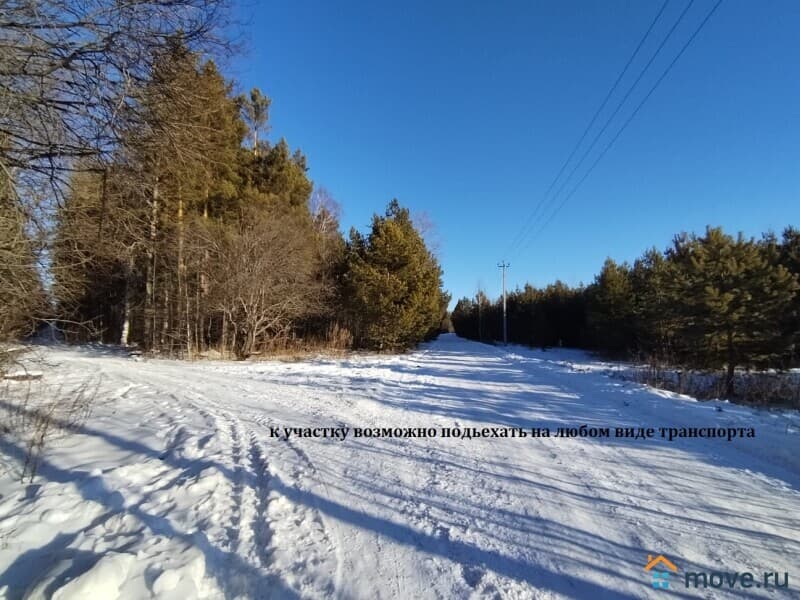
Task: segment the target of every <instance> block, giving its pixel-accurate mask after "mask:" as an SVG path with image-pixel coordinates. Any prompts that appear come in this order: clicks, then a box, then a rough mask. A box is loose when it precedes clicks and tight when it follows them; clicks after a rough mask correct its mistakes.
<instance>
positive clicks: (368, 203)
mask: <svg viewBox="0 0 800 600" xmlns="http://www.w3.org/2000/svg"><path fill="white" fill-rule="evenodd" d="M688 1H689V0H670V2H669V4H668V5H667V8H666V9H665V11H664V13H663V15H662V18H661V19H660V20H659V21H658V23H657V24H656V26H655V28H654V29H653V32H652V35H651V37H650V38H649V39H648V41H647V42H646V43H645V45H644V46H643V48H642V50H641V53H640V55H639V57H638V58H637V60H636V61H635V62H634V63H633V64H632V65H631V68H630V71H629V73H628V74H627V76H626V77H625V78H624V79H623V81H622V82H621V84H620V88H619V90H617V93H616V94H615V95H614V96H613V97H612V99H611V101H610V102H609V106H608V107H607V108H606V110H605V111H604V112H603V113H602V114H601V116H600V118H599V119H598V124H596V125H595V128H594V129H593V130H592V132H591V133H590V135H589V136H588V139H587V141H585V142H584V144H585V146H587V145H588V141H590V140H591V139H592V138H593V136H594V132H595V131H597V130H599V128H600V126H601V125H602V124H603V123H604V122H605V119H606V118H607V116H608V115H610V113H611V112H612V109H613V108H614V107H615V106H616V103H617V102H618V101H619V99H621V97H622V95H623V93H624V92H625V90H627V88H628V87H629V86H630V84H631V83H633V81H634V79H635V78H636V76H637V75H638V73H639V72H640V70H641V68H642V67H643V66H644V64H645V63H646V61H647V59H648V58H649V56H650V55H651V54H652V53H653V52H654V51H655V49H656V47H657V46H658V44H659V43H660V41H661V39H663V37H664V36H665V35H666V32H667V30H668V29H669V28H670V27H671V25H672V23H674V22H675V20H676V19H677V17H678V15H679V14H680V12H681V11H682V10H683V9H684V8H685V7H686V6H687V4H688ZM713 4H714V1H713V0H695V1H694V3H693V4H692V6H691V8H690V9H689V11H688V12H687V13H686V16H685V18H684V20H683V21H682V22H681V24H680V25H679V26H678V28H677V29H676V30H675V33H674V34H673V37H672V38H671V39H670V41H669V42H668V43H667V45H665V46H664V49H663V50H662V52H661V54H660V55H659V57H658V58H657V59H656V60H655V61H654V63H653V65H652V66H651V68H650V70H649V71H648V73H647V74H646V75H645V76H644V77H643V78H642V81H641V83H640V84H639V86H638V87H637V88H636V90H635V91H634V92H633V93H632V94H631V98H630V99H629V101H628V103H627V104H626V105H625V106H624V107H623V108H622V110H621V111H620V114H619V115H618V117H617V119H616V120H615V121H613V122H612V124H611V125H610V126H609V128H608V130H607V132H606V136H605V137H603V138H601V139H600V141H599V142H598V145H597V147H596V148H595V153H596V152H598V151H599V150H600V149H602V148H603V147H604V146H605V144H606V140H608V139H610V137H611V136H613V134H614V133H616V131H617V129H618V128H619V126H621V125H622V123H623V122H624V120H625V119H626V118H627V116H628V115H629V114H630V113H631V111H632V110H633V109H634V108H635V107H636V105H637V104H638V102H639V101H640V99H641V98H642V97H643V96H644V94H645V93H646V92H647V91H648V90H649V89H650V87H651V86H652V84H653V83H654V82H655V80H656V79H657V78H658V76H659V75H660V74H661V73H662V71H663V70H664V68H665V67H666V65H667V64H668V63H669V62H670V61H671V60H672V58H673V57H674V56H675V55H676V54H677V52H678V50H679V49H680V47H681V45H682V44H683V43H684V42H685V41H686V39H687V38H688V37H689V36H690V35H691V33H692V32H693V31H694V29H695V28H696V27H697V25H698V24H699V23H700V21H701V20H702V19H703V17H704V16H705V15H706V14H707V13H708V11H709V10H710V9H711V7H712V6H713ZM661 5H662V0H654V1H652V2H650V1H642V0H635V1H634V0H631V1H623V0H597V1H567V2H562V1H558V0H552V1H547V2H510V1H508V2H491V3H490V2H473V1H461V2H444V1H442V2H416V1H413V2H412V1H405V2H394V3H389V2H357V3H356V2H344V1H337V2H328V1H318V2H317V1H314V2H310V1H304V0H293V1H292V2H280V3H279V2H263V3H262V2H248V3H244V4H241V5H240V6H239V7H238V8H237V10H238V13H239V17H240V18H241V19H243V20H244V21H245V25H244V34H243V41H244V42H245V45H246V51H245V53H244V54H243V55H241V56H239V57H237V58H236V59H235V61H234V63H233V65H232V69H231V72H232V74H233V76H234V77H235V78H236V80H237V81H238V85H239V86H240V87H241V88H242V89H243V90H247V89H249V88H250V87H252V86H258V87H260V88H261V89H262V91H264V92H265V93H266V94H268V95H269V96H270V97H271V98H272V107H271V124H272V133H271V135H270V137H272V138H276V137H279V136H283V137H286V138H287V140H288V141H289V143H290V144H291V145H292V146H293V147H299V148H301V149H302V150H303V152H304V153H305V154H306V155H307V157H308V161H309V165H310V176H311V178H312V179H313V180H314V182H315V184H316V185H319V186H323V187H325V188H327V189H328V190H329V191H330V192H331V193H332V195H333V196H334V197H335V198H336V199H337V200H338V201H339V202H340V203H341V205H342V207H343V210H344V214H343V218H342V226H343V229H344V231H347V230H348V229H349V228H350V227H351V226H355V227H357V228H359V229H361V230H365V229H367V227H368V225H369V222H370V218H371V215H372V214H373V213H374V212H383V210H384V209H385V206H386V204H387V203H388V202H389V201H390V200H391V199H392V198H394V197H396V198H398V199H399V200H400V202H401V204H403V205H405V206H408V207H409V208H410V209H411V210H412V212H424V213H427V215H428V216H429V218H430V220H431V221H433V223H434V224H435V226H436V237H437V238H438V241H439V245H440V250H439V256H440V260H441V263H442V267H443V269H444V283H445V287H446V288H447V289H448V290H449V291H451V292H452V294H453V296H454V298H458V297H461V296H464V295H474V293H475V292H476V290H477V288H478V286H479V285H480V286H482V287H483V289H484V290H486V292H487V293H488V294H489V295H490V296H496V295H497V294H499V291H500V271H499V269H498V268H497V266H496V265H497V262H498V261H499V260H501V259H506V260H507V261H509V262H510V263H511V268H510V269H509V271H508V277H509V286H510V287H511V288H513V287H515V286H517V285H520V286H521V285H522V284H523V283H524V282H526V281H530V282H531V283H533V284H535V285H544V284H547V283H549V282H552V281H554V280H556V279H561V280H562V281H565V282H567V283H569V284H577V283H579V282H586V283H588V282H590V281H591V280H592V279H593V277H594V274H595V273H597V271H598V270H599V268H600V266H601V265H602V263H603V260H604V259H605V258H606V257H607V256H610V257H612V258H614V259H616V260H620V261H621V260H628V261H631V260H633V259H635V258H636V257H637V256H638V255H640V254H641V253H642V251H644V250H645V249H646V248H648V247H651V246H656V247H658V248H662V249H663V248H664V247H666V246H667V245H668V244H669V242H670V240H671V238H672V236H673V234H675V233H678V232H680V231H696V232H702V231H703V229H704V228H705V226H706V225H708V224H711V225H721V226H723V227H724V228H725V229H726V230H729V231H731V232H737V231H743V232H744V233H745V234H746V235H760V233H761V232H763V231H767V230H775V231H778V232H779V231H780V230H782V229H783V228H784V227H785V226H786V225H789V224H793V225H795V226H800V201H799V200H800V76H798V75H799V74H800V72H799V71H798V65H800V43H799V42H798V36H799V35H800V2H796V1H794V0H771V1H770V2H755V1H752V0H748V1H744V0H725V1H724V2H723V3H722V5H721V6H720V7H719V9H718V10H717V12H716V13H715V14H714V15H713V17H712V18H711V20H710V21H709V22H708V24H707V25H706V26H705V28H704V29H703V30H702V31H701V32H700V34H699V35H698V37H697V38H696V39H695V40H694V42H693V43H692V45H691V46H690V47H689V49H688V50H687V51H686V53H685V54H684V55H683V56H682V57H681V59H680V60H679V62H678V63H677V64H676V65H675V67H674V68H673V69H672V71H671V72H670V73H669V75H668V76H667V77H666V79H664V81H663V82H662V83H661V85H660V87H659V88H658V89H657V90H656V91H655V93H654V94H653V95H652V96H651V97H650V99H649V100H648V102H647V104H646V105H645V106H644V107H643V108H642V110H641V111H640V112H639V114H638V115H637V117H636V118H635V119H634V120H633V121H632V122H631V124H630V125H629V127H628V128H627V129H626V130H625V131H624V133H623V134H622V135H621V136H620V138H619V139H618V140H617V142H616V144H615V145H614V146H613V147H612V149H611V150H610V151H609V153H608V154H607V155H606V156H605V157H604V158H603V159H602V161H601V162H600V163H599V164H598V166H597V168H596V169H595V170H594V171H593V172H592V174H591V175H590V176H589V177H588V178H587V179H586V181H585V182H584V183H583V185H582V186H581V187H580V188H579V189H578V191H577V192H576V193H575V194H574V195H573V196H572V197H571V198H570V200H569V201H568V202H567V203H566V204H565V205H564V207H563V209H561V210H560V212H558V213H557V214H556V216H555V217H554V218H553V219H552V221H551V222H550V223H549V225H547V226H546V227H545V228H544V229H543V230H541V233H540V234H539V235H537V236H535V237H533V239H529V240H528V241H526V242H525V243H523V244H520V245H519V246H521V248H520V249H515V251H513V252H510V253H509V252H507V250H508V248H509V245H510V243H511V241H512V240H513V239H514V238H515V237H516V236H517V235H518V233H519V232H520V229H521V227H522V225H523V224H524V223H525V222H526V219H528V217H529V215H530V213H531V211H532V210H533V208H534V207H535V206H536V204H537V203H539V202H540V201H541V200H542V198H543V195H544V193H545V191H546V190H547V188H548V186H549V185H550V183H551V182H552V180H553V178H554V177H555V175H556V173H557V172H558V170H559V168H560V167H561V164H562V163H563V162H564V160H565V159H566V158H567V156H568V155H569V153H570V151H571V150H572V148H573V147H574V145H575V143H576V142H577V140H578V138H579V137H580V135H581V133H582V132H583V130H584V128H585V126H586V125H587V123H588V121H589V119H590V118H591V116H592V115H593V114H594V112H595V110H596V109H597V107H598V106H599V105H600V103H601V101H602V100H603V98H604V97H605V95H606V93H607V92H608V90H609V88H610V87H611V84H612V83H613V82H614V80H615V79H616V77H617V75H618V74H619V72H620V71H621V70H622V68H623V66H624V65H625V63H626V61H627V60H628V58H629V57H630V55H631V53H632V52H633V50H634V48H635V47H636V45H637V43H638V42H639V40H640V38H641V37H642V35H643V34H644V32H645V30H646V29H647V27H648V25H649V24H650V23H651V21H652V20H653V18H654V17H655V15H656V13H657V12H658V10H659V9H660V7H661ZM585 146H584V147H585ZM582 153H583V150H579V151H578V154H577V156H578V157H580V155H581V154H582ZM594 156H595V154H592V155H590V156H589V158H587V161H586V163H585V164H584V166H583V167H582V169H580V170H579V171H578V172H577V173H576V176H575V178H574V179H573V181H577V180H578V179H579V178H580V177H581V176H582V174H583V172H584V170H585V169H586V168H588V166H589V165H590V164H591V163H592V162H593V158H594ZM567 172H569V169H568V170H567ZM558 187H559V186H556V189H558ZM571 188H572V185H571V184H568V185H567V186H566V187H565V188H564V193H566V192H567V191H569V190H570V189H571ZM562 199H563V195H562V196H558V197H557V198H555V199H554V200H553V201H552V204H551V203H550V202H548V204H546V206H552V207H553V208H551V209H550V212H545V215H549V214H550V213H551V212H552V211H553V210H554V207H555V206H556V205H558V204H559V203H560V202H561V200H562ZM536 223H537V224H539V223H541V224H543V221H537V222H536ZM539 227H540V225H536V226H535V227H534V231H538V230H539Z"/></svg>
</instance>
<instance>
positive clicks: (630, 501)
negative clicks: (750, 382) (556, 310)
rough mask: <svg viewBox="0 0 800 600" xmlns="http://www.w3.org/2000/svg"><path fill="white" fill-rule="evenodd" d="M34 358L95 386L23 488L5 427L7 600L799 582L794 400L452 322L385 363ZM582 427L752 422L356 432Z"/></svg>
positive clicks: (48, 354)
mask: <svg viewBox="0 0 800 600" xmlns="http://www.w3.org/2000/svg"><path fill="white" fill-rule="evenodd" d="M39 354H41V355H43V356H44V357H45V358H46V361H45V364H46V366H45V367H44V368H43V369H42V372H43V380H44V381H45V382H46V383H47V385H50V386H54V387H57V388H58V389H70V386H76V385H79V383H80V382H81V381H85V380H86V378H91V379H92V380H93V381H94V382H96V386H97V392H96V401H95V405H94V407H93V409H92V413H91V416H90V418H89V419H88V420H87V421H86V422H85V423H84V424H83V425H81V426H79V427H78V429H77V430H76V431H75V432H74V433H70V434H68V435H66V434H65V435H60V436H58V437H57V438H56V439H54V440H53V441H51V443H50V445H49V446H48V447H47V448H46V451H45V454H44V457H43V459H42V463H41V465H40V468H39V474H38V476H37V478H36V480H35V481H34V483H33V484H31V485H23V484H20V483H19V481H18V473H19V471H20V470H21V465H20V461H21V460H23V455H24V448H23V447H21V445H20V442H19V441H18V440H15V439H14V438H12V437H10V436H6V437H5V438H0V456H2V460H3V463H4V464H5V465H7V468H6V469H5V472H4V473H3V474H2V475H1V476H0V598H14V599H16V598H58V599H66V598H104V599H106V598H187V599H188V598H331V597H334V598H348V599H349V598H483V597H498V598H648V597H655V598H657V597H659V596H662V597H663V594H664V592H662V591H656V590H653V589H652V587H649V579H648V576H647V573H645V572H644V570H643V567H644V564H645V563H646V562H647V555H648V554H665V555H666V556H668V557H669V558H670V559H671V560H673V561H674V562H675V563H676V564H678V566H679V567H680V569H681V571H684V570H685V571H709V572H710V571H731V572H743V571H751V572H754V573H761V572H762V571H777V572H780V573H783V572H787V571H788V572H789V574H790V590H789V591H788V592H787V591H786V590H783V591H779V592H778V595H780V594H784V595H786V594H787V593H788V594H792V593H794V594H796V593H797V588H796V585H797V584H796V583H794V580H793V577H797V573H798V572H797V569H798V565H800V427H798V426H797V423H798V421H800V419H798V417H797V414H796V413H790V412H787V411H782V412H781V411H758V410H755V409H751V408H747V407H742V406H735V405H730V404H727V403H723V402H697V401H694V400H692V399H689V398H685V397H681V396H679V395H677V394H672V393H669V392H664V391H659V390H653V389H649V388H647V387H645V386H643V385H640V384H637V383H633V382H630V381H624V380H621V379H619V378H615V377H609V376H607V374H608V373H609V365H608V363H601V362H599V361H597V360H594V359H592V358H591V357H589V356H588V355H586V354H584V353H582V352H578V351H574V350H550V351H547V352H541V351H536V350H527V349H521V348H510V349H509V350H505V349H502V348H495V347H491V346H486V345H482V344H477V343H474V342H468V341H465V340H462V339H459V338H456V337H455V336H452V335H446V336H442V337H441V338H440V339H439V340H436V341H435V342H432V343H430V344H428V345H426V346H424V347H422V348H421V349H420V350H418V351H416V352H413V353H410V354H407V355H402V356H354V357H348V358H340V359H326V358H317V359H314V360H308V361H302V362H294V363H285V362H252V363H251V362H245V363H230V362H228V363H226V362H213V361H204V362H194V363H186V362H178V361H167V360H155V359H144V358H142V357H136V358H132V357H129V356H127V355H125V354H124V353H121V352H115V351H111V350H104V349H102V348H97V347H94V348H66V347H58V346H51V347H47V348H40V349H39ZM26 384H27V383H26V382H15V381H11V382H8V384H7V385H10V386H14V385H18V386H19V385H26ZM93 385H95V384H93ZM719 409H721V410H719ZM583 424H585V425H587V426H589V427H611V428H612V431H613V428H614V427H636V428H638V427H655V428H658V427H726V428H727V427H753V428H755V430H756V437H755V438H749V439H748V438H744V439H738V438H737V439H734V440H733V441H731V442H728V441H726V440H725V439H722V440H720V439H705V438H680V439H675V440H673V441H671V442H668V441H666V440H664V439H661V438H660V437H656V438H653V439H629V438H615V437H613V436H612V437H609V438H574V439H570V438H555V437H551V438H543V437H538V438H534V437H527V438H492V439H457V438H442V437H435V438H366V437H360V438H357V437H354V436H353V433H352V428H353V427H392V428H396V427H399V428H406V427H414V428H417V427H426V428H427V427H433V428H436V429H437V430H439V429H440V428H453V427H459V428H462V429H463V428H466V427H473V426H474V427H479V428H480V427H524V428H526V429H529V428H531V427H538V428H542V427H550V428H551V429H552V431H553V432H554V433H555V430H556V429H557V428H558V427H578V426H580V425H583ZM270 427H277V428H282V427H328V428H338V427H350V428H351V432H350V434H349V435H348V436H347V437H346V438H345V439H344V440H341V439H334V438H330V437H329V438H322V437H320V438H299V437H295V436H290V437H289V438H288V439H284V436H281V437H280V438H276V437H271V435H270ZM791 588H794V591H793V590H792V589H791ZM675 591H678V592H679V593H683V594H684V595H686V594H688V595H694V596H697V595H698V594H700V593H701V591H700V590H683V589H682V581H681V588H676V589H675ZM709 591H710V590H709ZM709 591H705V593H706V594H707V593H708V592H709ZM737 593H738V594H741V593H742V592H741V590H738V591H737ZM747 593H749V594H750V595H751V596H753V597H776V592H775V591H774V590H772V591H769V590H765V589H750V590H747ZM726 594H727V595H726ZM713 595H714V597H734V595H733V592H727V591H726V590H724V589H723V590H713Z"/></svg>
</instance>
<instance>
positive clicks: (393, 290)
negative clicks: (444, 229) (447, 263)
mask: <svg viewBox="0 0 800 600" xmlns="http://www.w3.org/2000/svg"><path fill="white" fill-rule="evenodd" d="M345 277H346V280H345V281H346V283H345V286H346V293H347V296H348V298H349V303H350V307H349V308H350V310H349V314H350V318H351V320H352V322H353V325H354V329H355V335H356V339H357V340H358V342H359V343H360V344H361V345H363V346H366V347H369V348H373V349H377V350H401V349H406V348H409V347H411V346H413V345H414V344H416V343H418V342H420V341H422V340H424V339H425V338H426V337H427V336H428V335H429V334H430V332H431V331H432V330H435V329H437V328H438V327H439V324H440V322H441V318H442V304H443V301H442V291H441V269H440V268H439V265H438V263H437V261H436V259H435V258H434V256H433V255H432V254H431V253H430V251H429V250H428V249H427V248H426V247H425V243H424V241H423V240H422V237H421V236H420V234H419V232H417V230H416V229H415V228H414V225H413V223H412V221H411V217H410V215H409V212H408V209H405V208H401V206H400V205H399V203H398V202H397V200H393V201H392V202H391V203H390V204H389V207H388V208H387V210H386V214H385V216H383V217H381V216H378V215H375V216H374V217H373V221H372V230H371V232H370V234H369V235H368V236H367V237H364V236H362V235H361V234H359V233H358V232H357V231H355V230H353V231H351V234H350V243H349V245H348V254H347V271H346V276H345Z"/></svg>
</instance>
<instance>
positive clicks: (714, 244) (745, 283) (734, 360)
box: [675, 227, 798, 396]
mask: <svg viewBox="0 0 800 600" xmlns="http://www.w3.org/2000/svg"><path fill="white" fill-rule="evenodd" d="M676 246H677V248H676V252H675V256H679V257H681V262H680V268H681V269H683V271H684V273H685V278H686V279H685V281H686V289H685V293H684V295H683V306H682V312H683V314H682V315H681V320H682V328H681V333H682V335H683V336H685V337H686V338H687V339H688V340H689V341H690V342H693V343H692V351H693V353H694V354H695V362H696V363H698V364H701V365H703V366H706V367H710V368H719V367H722V366H726V378H725V390H726V395H727V396H733V394H734V374H735V369H736V367H737V366H739V365H745V366H764V365H766V364H769V363H770V362H772V361H774V360H776V359H778V358H780V357H781V356H782V355H784V354H785V353H786V351H787V346H788V341H787V340H786V338H785V337H784V336H783V335H782V331H781V328H780V322H781V318H782V315H783V314H784V313H785V312H786V311H787V310H788V309H789V307H790V305H791V302H792V300H793V299H794V296H795V293H796V291H797V287H798V284H797V280H796V278H795V277H794V276H793V275H792V274H791V273H789V271H788V270H787V269H786V268H785V267H783V266H782V265H774V264H770V261H769V260H768V259H767V257H766V256H765V253H764V252H763V251H762V249H761V248H760V247H759V245H758V244H756V243H755V242H754V241H753V240H746V239H744V237H743V236H742V235H741V234H740V235H739V236H738V237H737V238H736V239H734V238H732V237H731V236H729V235H726V234H725V233H723V231H722V230H721V229H719V228H710V227H709V228H708V229H706V233H705V235H704V236H703V237H696V236H691V237H689V238H686V239H684V240H678V241H677V242H676Z"/></svg>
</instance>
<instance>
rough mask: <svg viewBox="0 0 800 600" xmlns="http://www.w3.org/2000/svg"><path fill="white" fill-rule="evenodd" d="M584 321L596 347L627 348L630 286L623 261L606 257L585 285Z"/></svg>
mask: <svg viewBox="0 0 800 600" xmlns="http://www.w3.org/2000/svg"><path fill="white" fill-rule="evenodd" d="M587 298H588V299H587V303H588V306H587V321H588V324H589V327H590V328H591V330H592V336H593V340H594V344H595V345H596V347H597V348H599V349H601V350H604V351H606V352H609V353H611V354H621V353H623V352H625V351H626V350H630V348H631V340H632V337H633V336H632V329H633V287H632V285H631V279H630V271H629V269H628V266H627V265H626V264H621V265H618V264H617V263H615V262H614V261H613V260H611V259H610V258H608V259H606V262H605V263H604V264H603V268H602V270H601V271H600V274H599V275H598V276H597V277H596V278H595V281H594V283H593V284H592V285H591V286H589V289H587Z"/></svg>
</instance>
